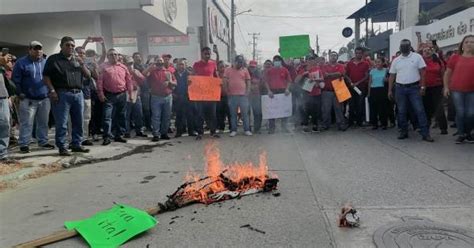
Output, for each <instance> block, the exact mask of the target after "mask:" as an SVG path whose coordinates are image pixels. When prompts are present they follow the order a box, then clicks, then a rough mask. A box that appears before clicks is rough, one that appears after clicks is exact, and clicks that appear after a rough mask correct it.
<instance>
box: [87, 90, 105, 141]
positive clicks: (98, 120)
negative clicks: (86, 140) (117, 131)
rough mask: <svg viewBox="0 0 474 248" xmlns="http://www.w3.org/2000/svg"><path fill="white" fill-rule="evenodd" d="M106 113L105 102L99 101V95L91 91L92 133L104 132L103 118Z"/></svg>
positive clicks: (90, 126) (90, 124)
mask: <svg viewBox="0 0 474 248" xmlns="http://www.w3.org/2000/svg"><path fill="white" fill-rule="evenodd" d="M103 113H104V103H102V102H101V101H99V97H98V96H97V93H96V92H95V91H93V92H91V121H90V122H89V130H90V134H91V135H99V134H102V131H101V129H102V124H103V123H102V120H103V116H104V115H103Z"/></svg>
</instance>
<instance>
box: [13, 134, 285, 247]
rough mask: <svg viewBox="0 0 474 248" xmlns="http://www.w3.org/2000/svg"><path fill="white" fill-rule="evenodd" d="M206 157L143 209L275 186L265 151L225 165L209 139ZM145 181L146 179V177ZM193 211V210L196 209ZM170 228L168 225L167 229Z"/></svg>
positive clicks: (53, 238)
mask: <svg viewBox="0 0 474 248" xmlns="http://www.w3.org/2000/svg"><path fill="white" fill-rule="evenodd" d="M205 158H206V170H205V171H206V174H205V175H200V174H197V173H189V174H188V175H187V176H186V178H185V181H186V182H185V183H184V184H183V185H181V186H180V187H178V189H177V190H176V191H175V192H174V193H173V194H171V195H169V196H168V199H167V200H166V202H164V203H158V206H157V207H153V208H149V209H147V210H146V212H147V213H148V214H150V215H157V214H160V213H164V212H167V211H173V210H176V209H178V208H181V207H184V206H187V205H190V204H193V203H203V204H206V205H208V204H212V203H216V202H221V201H224V200H229V199H234V198H239V197H242V196H245V195H251V194H256V193H260V192H272V191H274V190H276V189H277V185H278V182H279V180H278V178H277V176H276V175H274V174H271V173H270V172H269V171H268V165H267V156H266V153H262V154H260V160H259V164H258V166H255V165H254V164H253V163H251V162H246V163H238V162H235V163H232V164H228V165H224V164H223V163H222V161H221V159H220V152H219V149H218V148H217V147H216V144H215V143H210V144H208V145H206V147H205ZM144 179H147V178H144ZM148 179H149V180H151V179H153V178H151V177H150V178H148ZM145 181H147V182H148V180H145ZM274 193H275V192H274ZM279 195H280V193H278V192H277V193H275V195H274V196H279ZM237 210H240V208H237ZM193 213H194V214H196V213H197V211H194V212H193ZM193 220H195V218H193V219H191V221H193ZM198 222H199V223H204V222H203V221H201V220H198ZM173 223H175V221H174V220H173V219H172V221H171V222H170V223H169V224H170V225H171V224H173ZM241 228H248V229H250V230H252V231H256V232H259V233H262V234H265V232H264V231H262V230H259V229H256V228H254V227H252V226H250V225H244V226H241ZM171 230H172V229H171V228H168V231H171ZM77 234H78V232H77V231H75V230H63V231H59V232H56V233H53V234H51V235H49V236H46V237H43V238H39V239H36V240H33V241H29V242H26V243H23V244H19V245H17V246H15V247H17V248H18V247H21V248H27V247H28V248H29V247H39V246H43V245H47V244H51V243H55V242H58V241H61V240H64V239H68V238H71V237H74V236H76V235H77Z"/></svg>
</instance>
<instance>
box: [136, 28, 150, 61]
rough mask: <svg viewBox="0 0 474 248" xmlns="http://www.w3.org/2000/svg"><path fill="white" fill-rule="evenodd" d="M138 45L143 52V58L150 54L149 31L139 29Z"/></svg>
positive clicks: (140, 51)
mask: <svg viewBox="0 0 474 248" xmlns="http://www.w3.org/2000/svg"><path fill="white" fill-rule="evenodd" d="M137 47H138V52H139V53H141V54H142V57H143V59H146V57H148V54H150V50H149V49H150V47H149V44H148V33H147V32H145V31H137Z"/></svg>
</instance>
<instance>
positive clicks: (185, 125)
mask: <svg viewBox="0 0 474 248" xmlns="http://www.w3.org/2000/svg"><path fill="white" fill-rule="evenodd" d="M175 103H176V104H175V108H176V133H178V134H182V133H184V132H185V131H186V129H187V130H188V134H190V135H191V134H193V132H194V131H195V130H194V129H195V128H194V122H195V121H194V116H193V115H195V114H196V110H195V108H194V104H191V103H190V102H189V99H188V96H186V95H178V96H177V97H176V101H175Z"/></svg>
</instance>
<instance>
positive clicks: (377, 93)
mask: <svg viewBox="0 0 474 248" xmlns="http://www.w3.org/2000/svg"><path fill="white" fill-rule="evenodd" d="M387 94H388V92H387V89H386V88H385V87H376V88H371V89H370V97H369V105H370V111H369V112H370V123H371V124H372V126H374V127H378V126H379V122H380V125H382V127H387V125H388V111H389V107H390V106H389V101H388V97H387Z"/></svg>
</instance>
